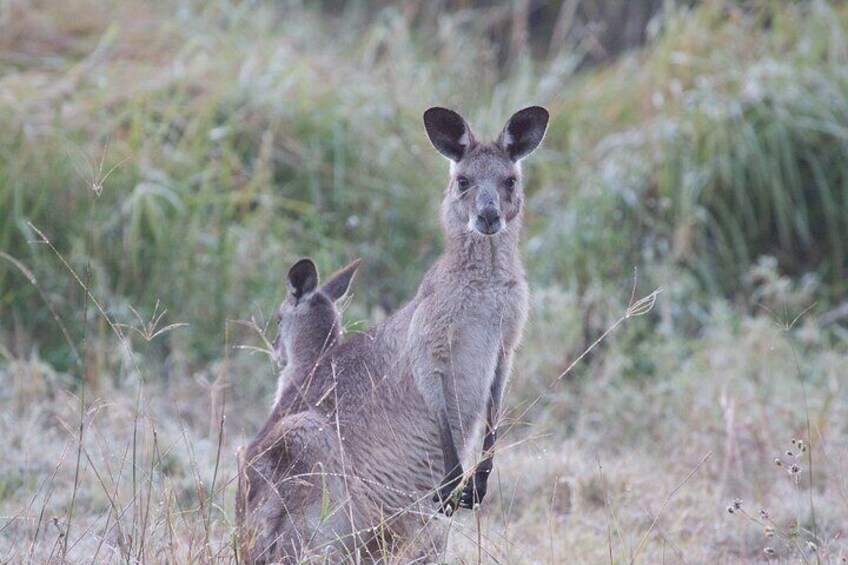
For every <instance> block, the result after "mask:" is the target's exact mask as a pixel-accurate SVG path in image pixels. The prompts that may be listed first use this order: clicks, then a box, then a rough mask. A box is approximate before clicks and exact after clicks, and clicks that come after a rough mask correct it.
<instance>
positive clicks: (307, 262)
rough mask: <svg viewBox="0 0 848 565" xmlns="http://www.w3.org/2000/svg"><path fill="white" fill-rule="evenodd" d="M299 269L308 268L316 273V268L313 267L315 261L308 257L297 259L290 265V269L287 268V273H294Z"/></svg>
mask: <svg viewBox="0 0 848 565" xmlns="http://www.w3.org/2000/svg"><path fill="white" fill-rule="evenodd" d="M301 269H308V270H311V271H314V272H316V273H317V272H318V269H317V268H316V267H315V261H313V260H312V259H310V258H309V257H304V258H303V259H298V260H297V261H296V262H295V264H294V265H292V266H291V269H289V274H291V273H296V272H298V271H300V270H301Z"/></svg>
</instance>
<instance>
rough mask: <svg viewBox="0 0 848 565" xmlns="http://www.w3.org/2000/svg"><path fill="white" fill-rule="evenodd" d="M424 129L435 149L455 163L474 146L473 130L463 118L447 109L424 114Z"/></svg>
mask: <svg viewBox="0 0 848 565" xmlns="http://www.w3.org/2000/svg"><path fill="white" fill-rule="evenodd" d="M424 129H426V130H427V136H428V137H429V138H430V142H431V143H432V144H433V147H435V148H436V150H438V152H439V153H441V154H442V155H444V156H445V157H447V158H448V159H450V160H451V161H453V162H455V163H456V162H459V160H460V159H462V156H463V155H465V153H466V151H468V149H469V148H470V147H471V146H472V145H474V136H473V135H472V134H471V128H469V127H468V124H466V123H465V120H464V119H462V116H460V115H459V114H457V113H456V112H454V111H453V110H448V109H447V108H438V107H435V108H430V109H428V110H427V111H426V112H424Z"/></svg>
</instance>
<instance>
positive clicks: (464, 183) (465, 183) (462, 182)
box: [456, 176, 471, 192]
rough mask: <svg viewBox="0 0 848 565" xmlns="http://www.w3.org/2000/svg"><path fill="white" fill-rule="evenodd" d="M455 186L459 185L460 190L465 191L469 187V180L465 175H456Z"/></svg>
mask: <svg viewBox="0 0 848 565" xmlns="http://www.w3.org/2000/svg"><path fill="white" fill-rule="evenodd" d="M456 186H458V187H459V191H460V192H465V191H466V190H468V189H469V187H471V181H469V180H468V178H467V177H461V176H460V177H456Z"/></svg>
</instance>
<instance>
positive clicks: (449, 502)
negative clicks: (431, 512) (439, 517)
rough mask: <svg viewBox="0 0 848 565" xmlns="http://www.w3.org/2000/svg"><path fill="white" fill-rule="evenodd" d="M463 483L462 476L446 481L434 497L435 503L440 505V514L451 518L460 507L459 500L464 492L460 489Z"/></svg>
mask: <svg viewBox="0 0 848 565" xmlns="http://www.w3.org/2000/svg"><path fill="white" fill-rule="evenodd" d="M461 482H462V475H460V476H459V477H456V478H454V479H451V480H449V481H446V482H445V483H443V484H442V486H440V487H439V489H438V490H437V491H436V494H434V495H433V502H436V503H438V505H439V512H441V513H442V514H444V515H445V516H448V517H450V516H451V515H452V514H453V513H454V511H455V510H456V509H457V507H458V506H459V499H460V497H461V496H462V491H461V490H460V489H459V486H460V483H461Z"/></svg>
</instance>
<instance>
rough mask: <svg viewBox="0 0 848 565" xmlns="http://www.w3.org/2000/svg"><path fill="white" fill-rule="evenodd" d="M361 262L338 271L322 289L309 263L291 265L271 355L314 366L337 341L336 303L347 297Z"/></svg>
mask: <svg viewBox="0 0 848 565" xmlns="http://www.w3.org/2000/svg"><path fill="white" fill-rule="evenodd" d="M360 261H361V260H360V259H356V260H355V261H353V262H352V263H350V264H349V265H347V266H346V267H344V268H342V269H340V270H339V271H337V272H336V273H334V274H333V275H332V276H331V277H330V278H329V279H328V280H327V282H325V283H324V284H323V285H319V284H318V270H317V269H316V268H315V263H313V262H312V260H311V259H301V260H300V261H298V262H297V263H295V264H294V265H292V267H291V269H289V273H288V294H287V295H286V298H285V300H283V303H282V304H281V305H280V309H279V312H278V314H277V327H278V334H277V338H276V339H275V340H274V354H275V356H276V358H277V361H278V362H281V363H283V362H285V363H314V362H315V361H316V360H317V359H318V356H320V355H321V353H322V352H323V351H324V349H326V348H327V347H329V346H330V345H331V344H333V343H335V342H336V341H337V340H338V338H339V334H340V331H341V329H340V323H339V311H338V309H337V308H336V302H337V301H338V300H339V299H341V298H342V297H343V296H344V295H345V294H347V291H348V288H350V283H351V281H352V280H353V275H354V274H355V273H356V269H357V268H358V267H359V263H360Z"/></svg>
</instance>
